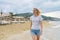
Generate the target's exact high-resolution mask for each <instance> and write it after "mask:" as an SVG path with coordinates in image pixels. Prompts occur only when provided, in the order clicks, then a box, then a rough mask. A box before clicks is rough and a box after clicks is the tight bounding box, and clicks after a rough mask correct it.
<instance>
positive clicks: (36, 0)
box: [0, 0, 60, 12]
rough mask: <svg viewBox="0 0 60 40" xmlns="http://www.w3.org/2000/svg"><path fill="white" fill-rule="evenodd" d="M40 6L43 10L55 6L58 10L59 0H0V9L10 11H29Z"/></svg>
mask: <svg viewBox="0 0 60 40" xmlns="http://www.w3.org/2000/svg"><path fill="white" fill-rule="evenodd" d="M34 7H36V8H40V9H41V10H42V11H43V12H44V11H47V10H49V11H50V10H52V9H51V8H56V9H57V10H59V8H58V7H60V0H0V9H1V8H2V9H3V10H5V11H12V12H30V11H32V9H33V8H34Z"/></svg>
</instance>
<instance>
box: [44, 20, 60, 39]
mask: <svg viewBox="0 0 60 40" xmlns="http://www.w3.org/2000/svg"><path fill="white" fill-rule="evenodd" d="M49 23H51V24H52V26H51V27H48V28H45V29H44V32H43V35H44V37H45V38H47V39H48V40H60V21H50V22H49Z"/></svg>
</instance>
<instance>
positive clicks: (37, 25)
mask: <svg viewBox="0 0 60 40" xmlns="http://www.w3.org/2000/svg"><path fill="white" fill-rule="evenodd" d="M30 20H31V21H32V27H31V29H35V30H38V29H40V21H42V17H41V16H34V15H32V16H31V17H30Z"/></svg>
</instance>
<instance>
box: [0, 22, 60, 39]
mask: <svg viewBox="0 0 60 40" xmlns="http://www.w3.org/2000/svg"><path fill="white" fill-rule="evenodd" d="M50 23H53V24H54V23H55V22H50ZM44 24H46V22H44ZM56 24H59V23H56ZM18 25H20V26H18ZM46 25H49V24H46ZM46 25H45V27H43V34H42V35H41V40H57V39H58V40H60V38H59V37H60V35H59V33H60V31H59V30H60V26H59V25H57V27H55V25H52V26H50V25H49V26H46ZM21 26H24V27H21ZM25 26H26V27H25ZM28 26H29V22H26V23H23V24H14V27H13V24H11V25H10V27H9V26H8V27H7V25H6V26H3V27H0V28H1V29H0V39H1V40H32V38H31V34H30V30H29V27H28ZM58 26H59V27H58ZM3 28H4V29H3ZM57 34H58V35H57ZM52 35H53V36H52Z"/></svg>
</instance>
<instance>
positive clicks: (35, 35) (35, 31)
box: [30, 8, 42, 40]
mask: <svg viewBox="0 0 60 40" xmlns="http://www.w3.org/2000/svg"><path fill="white" fill-rule="evenodd" d="M30 31H31V35H32V39H33V40H41V39H40V36H41V34H42V18H41V15H40V11H39V10H38V9H37V8H34V9H33V15H32V16H31V17H30Z"/></svg>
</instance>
